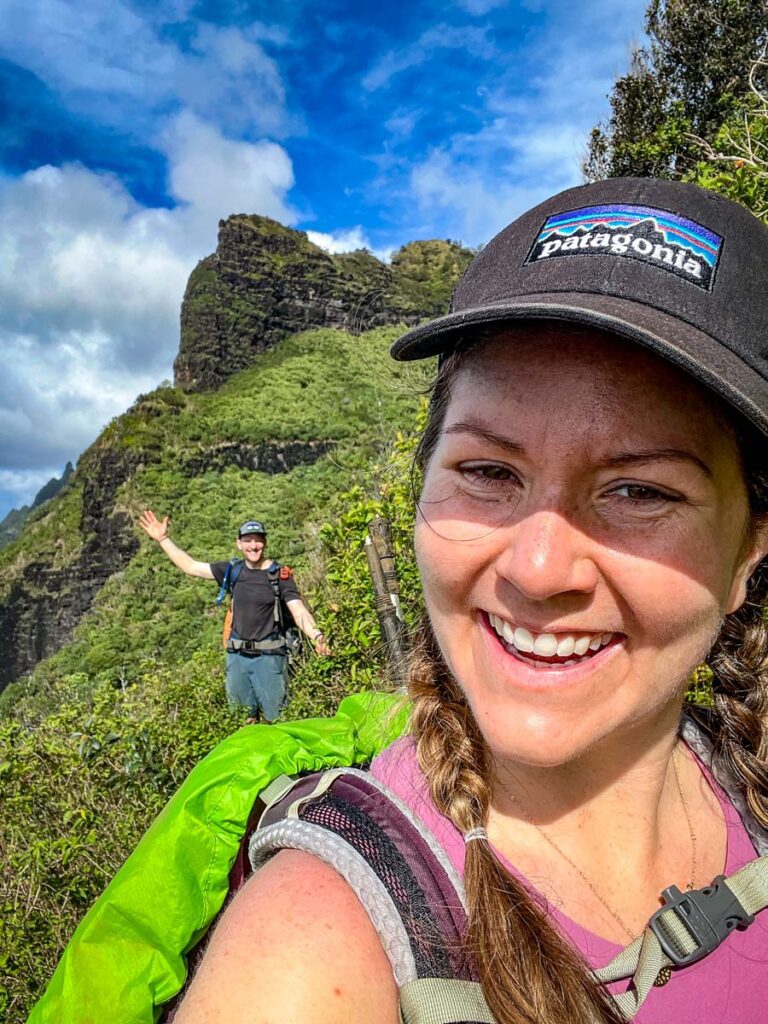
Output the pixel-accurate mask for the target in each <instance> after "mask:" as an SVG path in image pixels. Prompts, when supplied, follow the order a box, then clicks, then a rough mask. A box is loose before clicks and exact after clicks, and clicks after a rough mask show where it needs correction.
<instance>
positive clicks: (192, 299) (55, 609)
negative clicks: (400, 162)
mask: <svg viewBox="0 0 768 1024" xmlns="http://www.w3.org/2000/svg"><path fill="white" fill-rule="evenodd" d="M471 256H472V252H471V251H470V250H468V249H464V248H462V247H461V246H460V245H459V244H458V243H455V242H450V241H439V240H437V241H421V242H412V243H409V244H408V245H406V246H404V247H403V248H402V249H401V250H399V252H397V253H395V254H394V255H393V258H392V262H391V264H385V263H382V262H381V261H379V260H377V259H376V258H375V257H374V256H373V255H372V254H371V253H369V252H367V251H365V250H360V251H359V252H353V253H344V254H341V255H335V256H331V255H329V254H328V253H326V252H324V251H323V250H322V249H320V248H318V247H317V246H315V245H313V244H312V243H311V242H309V240H308V238H307V236H306V234H305V233H304V232H301V231H294V230H293V229H291V228H286V227H284V226H283V225H281V224H278V223H277V222H276V221H272V220H270V219H269V218H266V217H258V216H245V215H242V214H238V215H236V216H233V217H230V218H228V219H227V220H225V221H222V222H221V223H220V225H219V244H218V247H217V249H216V252H215V253H213V254H212V255H211V256H209V257H206V258H205V259H204V260H202V261H201V263H200V264H198V266H197V267H196V268H195V270H194V271H193V272H192V274H191V276H190V280H189V284H188V287H187V291H186V294H185V297H184V302H183V305H182V310H181V343H180V348H179V355H178V357H177V360H176V382H177V387H171V386H166V385H162V386H160V387H158V388H157V389H156V390H155V391H153V392H151V393H150V394H148V395H142V396H139V397H138V398H137V399H136V401H135V402H134V404H133V406H132V407H131V408H130V409H129V410H128V411H127V412H126V413H124V414H123V415H122V416H118V417H117V418H116V419H115V420H113V422H112V423H111V424H110V425H109V426H108V427H107V428H106V430H105V431H103V433H102V434H101V436H100V437H99V438H98V439H97V440H96V442H95V443H94V444H93V445H92V446H91V447H90V448H89V449H88V450H87V451H86V452H85V453H84V454H83V455H82V456H81V458H80V459H79V461H78V466H77V471H76V473H75V474H74V475H73V476H72V477H71V479H70V480H69V481H68V486H67V488H66V490H65V491H64V493H62V495H61V498H60V500H58V499H57V500H52V501H50V502H48V503H47V504H46V505H45V506H44V507H43V508H41V509H37V510H35V512H34V513H32V514H31V515H30V517H29V520H28V523H27V526H26V528H25V529H23V530H22V531H21V533H20V534H19V535H18V536H17V537H16V538H14V540H12V541H11V542H10V543H9V544H8V545H7V546H6V547H5V548H3V549H2V550H0V568H2V569H3V570H4V571H3V573H2V577H1V578H2V582H0V650H2V652H3V655H4V657H3V658H2V659H0V691H2V690H3V688H4V687H6V686H7V685H8V684H9V683H15V682H17V681H19V680H22V679H23V678H24V677H25V676H26V675H28V674H29V673H30V672H31V671H32V670H34V669H35V666H37V665H38V664H40V663H41V662H45V660H46V659H48V658H50V657H52V656H54V655H55V654H56V652H57V651H59V650H61V649H62V648H66V647H67V645H68V644H69V642H70V639H71V637H72V636H73V634H74V631H75V629H76V627H77V625H78V623H80V622H82V621H83V620H84V618H85V617H87V615H88V613H89V610H90V609H91V607H92V605H93V603H94V600H95V598H96V595H98V594H99V593H100V592H101V590H102V588H104V587H105V585H106V584H107V583H108V582H109V581H111V580H112V579H113V578H115V577H116V576H119V574H121V573H123V572H124V571H127V570H128V568H129V567H130V565H131V564H132V560H133V559H134V558H135V557H136V556H137V554H138V552H139V550H140V549H139V537H138V534H137V531H136V528H135V516H136V514H137V511H138V510H137V508H136V502H140V501H141V500H143V501H145V503H148V502H150V500H152V501H155V500H157V501H160V500H161V499H162V500H168V501H170V503H171V510H173V508H174V507H175V506H176V505H178V503H179V501H180V499H181V496H182V495H184V494H185V487H186V484H185V481H187V480H189V481H199V480H200V479H201V478H204V477H205V476H206V474H208V473H217V474H221V480H220V488H219V489H220V490H222V491H223V492H224V491H226V488H227V487H228V486H229V476H228V475H227V474H229V473H230V471H238V470H239V471H241V472H247V471H254V472H257V473H263V474H265V475H266V476H268V477H273V476H274V477H275V478H277V477H280V476H281V475H283V474H286V473H287V474H288V475H289V476H290V475H291V473H292V472H293V471H294V470H295V469H297V468H298V467H300V466H304V467H309V466H310V465H312V464H313V463H315V462H316V461H318V460H320V461H321V462H322V459H323V458H324V457H325V456H326V455H327V454H328V452H329V451H330V450H331V449H332V448H334V447H335V446H337V445H339V444H340V443H341V442H342V441H344V440H345V439H349V438H351V437H352V436H354V435H355V434H356V432H358V431H360V430H361V431H362V432H363V433H364V434H366V432H367V433H370V435H371V436H379V437H380V436H384V434H385V433H386V430H385V429H384V428H385V425H384V423H382V424H380V426H379V427H378V428H376V429H374V430H371V429H370V422H371V417H372V416H373V415H374V414H375V409H376V408H377V406H376V402H378V401H379V399H378V398H376V397H375V396H374V394H373V393H372V392H371V391H370V389H368V390H366V388H365V387H364V385H363V382H364V381H365V380H366V379H368V380H369V381H370V382H373V381H375V380H376V379H378V375H381V381H382V382H383V381H390V383H391V379H390V378H391V375H390V371H389V370H387V369H382V367H384V366H386V364H387V363H388V362H389V359H388V356H387V354H386V351H385V348H386V346H385V345H384V346H383V347H381V349H380V350H377V351H376V352H375V354H374V352H373V350H372V349H371V348H370V345H369V344H368V343H367V342H365V341H363V340H362V339H363V338H365V337H368V336H369V335H370V336H371V337H373V334H371V332H368V334H365V333H361V329H362V327H363V326H365V325H366V324H400V328H399V329H400V330H401V329H402V327H403V326H404V325H407V324H408V323H415V322H417V321H418V320H420V319H423V318H424V317H427V316H433V315H436V314H438V313H441V312H444V311H445V310H446V309H447V306H448V302H449V298H450V293H451V290H452V288H453V287H454V285H455V283H456V281H457V280H458V278H459V277H460V276H461V274H462V273H463V270H464V268H465V267H466V265H467V263H468V262H469V260H470V258H471ZM329 326H330V327H333V328H336V329H337V331H338V329H339V328H340V327H341V326H344V327H346V328H348V330H352V331H353V332H354V333H353V334H349V333H347V334H346V335H345V336H346V337H347V339H348V341H347V342H344V343H342V342H338V344H333V343H330V342H329V339H330V338H332V337H337V338H338V337H341V335H340V334H338V333H337V334H333V332H332V333H331V334H328V333H326V334H322V335H319V334H316V335H315V336H314V340H311V341H307V342H306V346H307V347H306V351H303V352H302V353H299V352H298V351H297V350H296V349H295V348H291V347H290V346H289V347H287V348H286V347H285V342H286V340H287V339H291V338H293V337H295V336H297V335H298V334H299V333H302V332H305V331H307V330H311V329H312V328H321V329H326V330H327V329H328V327H329ZM374 334H375V331H374ZM388 337H389V336H388ZM393 337H394V335H393ZM357 338H359V339H360V340H359V341H357V340H353V339H357ZM339 346H341V349H343V348H344V346H348V347H349V352H348V353H347V352H346V351H345V354H344V356H343V357H341V358H340V356H339V352H340V351H341V349H340V348H339ZM366 359H367V360H369V363H366V362H365V360H366ZM315 360H318V362H317V363H316V362H315ZM371 360H372V362H370V361H371ZM325 364H327V365H325ZM256 367H258V368H259V369H258V370H256V369H255V368H256ZM351 367H354V368H355V370H354V373H348V372H347V371H349V370H350V368H351ZM249 368H250V369H249ZM326 370H327V371H328V372H327V373H326ZM243 373H245V374H246V375H245V376H242V374H243ZM262 373H264V374H265V375H266V376H265V377H263V378H262V376H261V374H262ZM278 378H282V380H281V382H280V383H277V380H278ZM267 381H268V382H269V383H268V386H267V383H266V382H267ZM371 386H373V384H372V383H371ZM232 387H234V388H235V390H234V391H233V390H232ZM246 393H247V394H248V396H249V397H248V399H247V401H246V400H245V395H246ZM235 394H237V395H238V396H243V398H244V402H245V404H244V405H242V406H241V404H240V403H239V402H238V401H236V400H234V399H233V395H235ZM371 402H373V403H374V404H373V405H371V404H370V403H371ZM393 415H395V416H396V415H399V414H395V413H393ZM360 417H362V422H360V423H359V422H358V421H359V419H360ZM398 422H399V421H397V420H396V419H395V420H393V423H395V424H397V423H398ZM382 431H383V432H382ZM363 451H367V449H366V448H365V446H364V445H363V446H362V447H361V446H357V449H356V452H355V458H356V459H358V461H359V460H360V458H362V454H361V453H362V452H363ZM368 454H370V452H369V453H368ZM305 471H306V472H308V473H309V472H310V471H309V469H308V468H306V469H305ZM317 472H321V470H318V471H317ZM169 473H170V474H171V475H173V476H174V479H175V481H176V482H175V484H174V487H173V488H172V489H171V490H172V493H169V494H168V496H167V498H166V496H165V492H164V491H163V488H162V487H159V489H158V488H156V487H155V481H156V479H157V478H159V477H160V478H161V477H163V475H164V474H165V475H168V474H169ZM310 475H311V473H310ZM339 481H340V483H338V486H341V487H342V488H343V487H344V474H343V472H342V473H341V474H340V476H339ZM196 486H197V484H195V486H193V487H192V488H191V493H194V492H195V490H196ZM142 489H144V492H145V493H146V495H147V496H146V497H145V498H144V499H141V498H140V497H139V491H141V490H142ZM241 490H242V486H241ZM153 495H157V497H153ZM210 500H211V501H212V502H214V504H216V505H218V506H220V505H221V504H222V499H220V498H218V497H216V496H215V495H212V496H211V498H210ZM228 500H229V499H223V501H224V504H225V506H226V502H227V501H228ZM296 500H297V504H298V505H299V506H301V507H303V504H306V503H302V501H301V500H299V499H298V498H297V499H296ZM247 504H248V502H247V501H244V505H246V506H247ZM268 504H269V502H268ZM274 507H275V510H276V511H275V518H277V519H278V520H280V519H282V518H283V515H282V514H281V506H280V502H279V500H277V503H276V505H275V506H274ZM174 514H175V513H174ZM251 514H253V512H252V510H251V509H249V508H247V507H245V508H244V509H243V511H242V513H241V512H239V511H238V512H235V511H234V509H232V515H233V516H234V518H235V519H238V518H240V519H242V518H243V516H244V515H251ZM260 514H261V515H263V516H265V515H266V513H265V512H264V511H262V512H261V513H260ZM182 515H183V513H182ZM183 521H184V520H183V518H182V519H181V520H180V522H181V523H182V524H183ZM232 529H233V526H232V524H229V525H228V527H227V530H228V531H231V530H232ZM203 536H204V539H205V540H206V542H209V543H213V545H214V547H215V545H216V543H218V544H221V541H220V539H219V538H218V535H216V534H213V535H211V534H210V531H207V530H206V531H205V532H204V534H203ZM227 536H229V533H227ZM214 538H215V539H214ZM277 539H278V542H280V541H281V538H280V536H279V534H278V535H277ZM184 542H185V543H194V538H188V539H185V541H184ZM303 547H304V545H303V543H301V542H299V541H296V540H293V541H291V543H290V544H289V548H288V553H287V554H286V553H285V552H283V557H294V553H295V552H298V553H300V552H301V551H303ZM182 589H183V588H182ZM114 628H115V626H114V623H112V624H111V625H110V629H111V630H113V631H114ZM94 643H95V646H96V648H97V649H101V646H102V645H101V641H100V640H99V641H94ZM123 646H124V650H125V654H124V665H123V666H122V668H124V669H125V670H126V671H127V666H129V665H131V664H133V663H134V662H135V661H136V658H137V657H138V655H137V653H136V649H135V648H134V646H133V645H132V644H131V643H130V642H128V640H127V638H126V643H125V644H124V645H123ZM183 646H184V649H185V650H189V649H191V648H190V647H189V645H186V644H183ZM77 650H78V652H79V653H78V655H77V657H80V658H83V657H86V653H85V652H84V651H83V650H81V649H80V648H78V649H77ZM139 650H140V652H143V650H144V649H143V647H141V646H140V648H139ZM72 657H73V658H74V657H75V655H74V653H72ZM89 659H90V660H89V662H88V664H89V665H90V664H91V663H93V664H95V665H98V671H102V670H106V666H104V665H101V663H100V662H99V659H98V658H97V657H96V655H95V654H93V653H91V654H90V655H89ZM122 668H121V670H122ZM19 686H22V687H23V684H21V683H19ZM17 691H18V687H16V686H15V687H14V689H13V691H12V693H13V694H15V693H16V692H17ZM8 700H9V696H8V695H7V696H6V703H7V702H8Z"/></svg>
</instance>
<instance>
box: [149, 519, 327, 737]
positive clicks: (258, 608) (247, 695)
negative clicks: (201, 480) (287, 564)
mask: <svg viewBox="0 0 768 1024" xmlns="http://www.w3.org/2000/svg"><path fill="white" fill-rule="evenodd" d="M168 522H169V519H168V516H165V517H163V519H158V518H157V516H156V515H155V513H154V512H152V511H151V510H149V509H147V510H145V511H144V512H142V514H141V516H140V517H139V524H140V525H141V527H142V529H143V530H145V532H146V533H147V534H148V535H149V536H150V537H151V538H152V540H154V541H156V542H157V544H159V545H160V547H161V548H162V549H163V551H164V552H165V554H166V555H167V557H168V558H169V559H170V560H171V561H172V562H173V564H174V565H175V566H177V567H178V568H179V569H181V571H182V572H183V573H186V575H187V576H196V577H198V578H199V579H204V580H216V582H217V583H219V584H220V585H222V584H225V587H224V589H225V590H226V591H228V592H229V593H230V594H231V597H232V631H231V633H230V635H229V640H228V643H227V700H228V701H229V702H230V704H241V705H243V706H244V707H247V708H248V709H249V710H250V712H251V717H252V719H253V720H258V717H259V715H260V714H261V715H262V716H263V717H264V719H265V720H266V721H268V722H273V721H274V720H275V719H276V718H277V716H278V715H279V714H280V710H281V709H282V707H283V704H284V703H285V700H286V695H287V677H288V649H287V644H286V636H285V624H284V620H283V610H284V609H285V608H286V607H287V608H288V610H289V611H290V614H291V616H292V618H293V621H294V622H295V623H296V625H297V626H298V627H299V629H300V630H301V631H302V632H303V633H305V634H306V635H307V636H308V637H309V639H310V640H311V641H312V642H313V644H314V645H315V650H316V652H317V653H318V654H330V653H331V652H330V650H329V648H328V645H327V644H326V642H325V635H324V634H323V632H322V630H320V629H318V627H317V624H316V623H315V620H314V618H313V617H312V614H311V612H310V611H309V609H308V608H307V606H306V605H305V603H304V601H303V600H302V597H301V594H300V593H299V591H298V589H297V587H296V583H295V581H294V579H293V576H292V574H291V573H290V571H289V570H285V569H281V567H280V566H278V565H277V563H276V562H274V561H273V559H271V558H269V557H268V556H267V551H266V548H267V530H266V527H265V526H264V524H263V523H262V522H260V521H259V520H258V519H249V520H248V521H247V522H245V523H243V524H242V525H241V526H240V528H239V530H238V532H237V538H236V540H235V543H236V545H237V547H238V549H239V550H240V552H241V553H242V556H243V557H242V561H240V560H238V561H237V562H234V563H232V562H200V561H197V560H196V559H194V558H192V557H191V555H189V554H187V552H186V551H182V549H181V548H180V547H179V546H178V545H177V544H174V542H173V541H172V540H171V538H170V537H169V535H168ZM225 581H226V582H225Z"/></svg>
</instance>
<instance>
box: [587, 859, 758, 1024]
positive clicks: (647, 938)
mask: <svg viewBox="0 0 768 1024" xmlns="http://www.w3.org/2000/svg"><path fill="white" fill-rule="evenodd" d="M714 884H715V883H713V885H714ZM722 884H723V885H725V886H726V887H727V889H728V890H730V893H731V894H732V895H733V896H734V897H735V898H736V900H737V901H738V903H739V904H740V907H739V908H738V910H739V911H743V916H744V917H746V918H750V919H751V916H752V915H753V914H755V913H757V912H758V911H759V910H763V909H764V908H765V907H766V906H768V857H758V858H757V859H756V860H753V861H750V862H749V864H745V865H744V867H742V868H739V870H738V871H735V872H734V873H733V874H732V875H731V876H730V877H729V878H724V879H722ZM686 896H690V894H682V897H681V899H682V900H683V901H684V900H685V899H686ZM704 906H705V903H704ZM653 921H654V922H655V930H653V929H652V928H651V927H650V926H649V927H648V928H646V930H645V931H644V932H643V934H642V935H640V936H638V938H636V939H635V941H634V942H633V943H632V944H631V945H630V946H627V948H626V949H623V950H622V951H621V953H619V954H618V956H617V957H615V959H614V960H612V961H611V962H610V963H609V964H607V965H606V966H605V967H602V968H600V969H599V970H597V971H595V976H596V977H597V979H598V981H601V982H603V983H608V982H612V981H618V980H620V979H621V978H628V977H630V976H631V977H632V986H631V988H630V989H629V990H628V991H626V992H622V993H620V994H619V995H615V996H614V997H613V999H614V1001H615V1003H616V1005H617V1006H618V1008H619V1011H620V1012H621V1013H622V1014H623V1015H624V1017H625V1018H626V1019H627V1020H631V1019H632V1018H633V1017H634V1016H635V1014H636V1013H637V1012H638V1010H639V1009H640V1007H641V1006H642V1005H643V1003H644V1002H645V999H646V997H647V995H648V993H649V992H650V990H651V988H652V987H653V983H654V982H655V981H656V979H657V977H658V975H659V971H661V970H662V969H663V968H665V967H674V966H680V961H681V960H686V959H688V958H690V957H693V959H692V960H691V961H690V962H695V960H696V959H700V957H697V956H695V954H696V952H697V950H699V949H700V948H701V947H702V942H701V941H700V939H697V937H696V933H695V932H694V930H693V927H694V925H695V921H694V918H693V917H690V918H689V919H688V922H687V921H686V917H685V916H683V915H681V914H680V913H679V912H678V911H677V910H675V909H673V908H670V909H668V910H665V909H663V908H662V909H661V910H660V911H659V912H658V913H657V914H655V915H654V918H653ZM704 923H705V925H708V926H709V932H708V934H709V933H711V935H712V943H711V944H710V945H708V948H706V949H705V950H704V952H703V953H701V956H703V955H706V953H707V952H710V951H711V950H712V949H714V948H716V946H717V945H719V943H720V942H721V941H722V939H723V938H724V937H725V935H727V934H728V930H727V928H724V930H723V932H721V933H720V935H719V937H718V936H717V935H716V934H715V929H714V928H712V927H711V926H710V924H709V922H707V921H705V922H704ZM657 933H658V934H657ZM659 936H660V937H661V938H660V937H659ZM662 941H663V942H664V943H665V944H666V945H667V947H668V949H669V950H670V951H671V952H672V954H673V956H674V957H675V959H672V957H670V956H668V955H667V952H665V950H664V949H663V948H662Z"/></svg>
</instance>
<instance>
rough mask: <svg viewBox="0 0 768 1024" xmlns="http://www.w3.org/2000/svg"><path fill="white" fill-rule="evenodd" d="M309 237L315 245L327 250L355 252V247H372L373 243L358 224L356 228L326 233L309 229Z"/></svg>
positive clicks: (331, 251) (332, 251)
mask: <svg viewBox="0 0 768 1024" xmlns="http://www.w3.org/2000/svg"><path fill="white" fill-rule="evenodd" d="M307 238H308V239H309V240H310V242H312V244H313V245H317V246H319V247H320V248H321V249H325V251H326V252H330V253H337V252H354V251H355V249H370V248H371V243H370V242H369V241H368V239H367V238H366V236H365V234H364V233H363V229H362V228H361V227H360V225H358V226H357V227H356V228H348V229H347V230H346V231H343V230H342V231H337V232H332V233H330V234H326V233H325V232H323V231H308V232H307Z"/></svg>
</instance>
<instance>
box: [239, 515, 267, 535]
mask: <svg viewBox="0 0 768 1024" xmlns="http://www.w3.org/2000/svg"><path fill="white" fill-rule="evenodd" d="M249 533H261V534H263V535H264V536H265V537H266V536H267V528H266V526H265V525H264V523H260V522H259V520H258V519H248V520H247V521H246V522H244V523H243V525H242V526H241V527H240V529H239V530H238V531H237V536H238V537H245V536H247V535H248V534H249Z"/></svg>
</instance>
